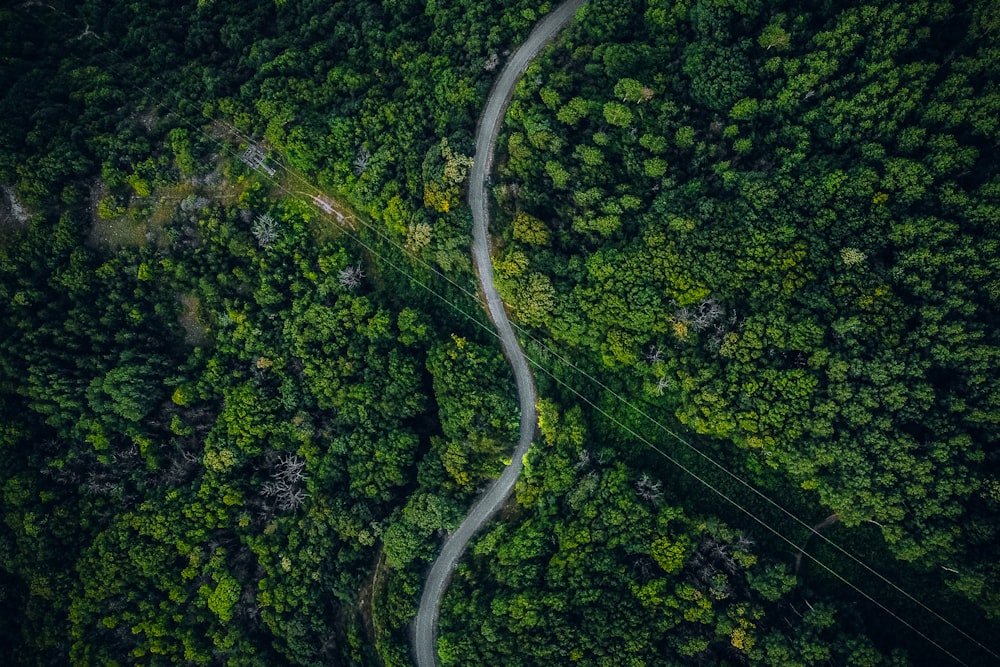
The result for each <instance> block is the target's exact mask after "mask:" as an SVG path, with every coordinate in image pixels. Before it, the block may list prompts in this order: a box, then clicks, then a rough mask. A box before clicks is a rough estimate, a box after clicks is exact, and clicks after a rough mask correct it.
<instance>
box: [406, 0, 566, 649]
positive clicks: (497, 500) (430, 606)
mask: <svg viewBox="0 0 1000 667" xmlns="http://www.w3.org/2000/svg"><path fill="white" fill-rule="evenodd" d="M584 2H585V0H567V1H566V2H564V3H563V4H561V5H559V6H558V7H556V8H555V9H554V10H553V11H552V12H551V13H550V14H548V15H547V16H545V18H543V19H542V20H541V21H539V22H538V24H537V25H536V26H535V28H534V30H532V31H531V34H530V35H528V38H527V39H526V40H525V41H524V43H523V44H521V46H520V47H519V48H518V49H517V51H515V52H514V53H513V54H512V55H511V57H510V59H509V60H508V61H507V64H506V65H505V66H504V69H503V71H502V72H501V73H500V77H499V78H498V79H497V82H496V83H495V84H494V86H493V90H492V91H491V92H490V96H489V98H488V99H487V100H486V107H485V108H484V109H483V113H482V114H481V115H480V117H479V125H478V127H477V129H476V156H475V162H474V164H473V167H472V175H471V176H470V178H469V206H470V207H471V208H472V256H473V261H474V263H475V266H476V273H477V274H478V277H479V284H480V289H481V290H482V293H483V294H484V296H485V297H486V303H487V305H488V308H489V313H490V318H491V319H492V320H493V324H494V326H495V327H496V329H497V334H498V335H499V336H500V344H501V346H502V347H503V351H504V354H505V355H506V357H507V360H508V361H509V362H510V365H511V368H512V369H513V372H514V379H515V380H516V381H517V392H518V395H519V397H520V404H521V430H520V438H519V440H518V443H517V447H516V448H515V449H514V454H513V456H512V458H511V463H510V465H509V466H507V467H506V468H505V469H504V471H503V473H502V474H501V475H500V477H499V478H498V479H497V480H496V481H495V482H494V483H493V484H492V485H491V486H490V487H489V489H487V491H486V493H484V494H483V495H482V496H481V497H480V498H479V500H477V501H476V503H475V504H474V505H473V506H472V509H470V510H469V513H468V514H467V515H466V517H465V519H464V520H463V521H462V523H461V525H459V527H458V529H457V530H455V532H454V533H452V534H451V535H449V536H448V539H447V540H445V543H444V546H443V547H442V548H441V553H440V554H439V555H438V557H437V560H435V561H434V564H433V565H432V566H431V570H430V574H428V575H427V582H426V583H425V584H424V591H423V594H422V595H421V596H420V607H419V609H418V610H417V616H416V618H415V619H414V621H413V651H414V655H415V657H416V660H417V665H418V667H434V665H436V664H437V619H438V610H439V609H440V607H441V598H442V597H443V596H444V592H445V590H446V589H447V587H448V582H449V581H450V580H451V574H452V571H453V570H454V569H455V566H456V565H457V564H458V560H459V559H460V558H461V557H462V554H463V553H464V551H465V547H466V545H468V543H469V540H470V539H471V538H472V536H473V535H475V534H476V532H477V531H478V530H479V529H480V528H482V527H483V525H484V524H485V523H486V522H487V521H489V520H490V518H491V517H492V516H493V515H494V514H495V513H496V512H497V510H499V509H500V507H501V505H503V503H504V501H506V500H507V497H508V496H509V495H510V492H511V489H513V488H514V482H516V481H517V478H518V475H520V474H521V468H522V466H523V459H524V455H525V454H527V453H528V448H529V447H530V446H531V441H532V439H534V437H535V425H536V423H537V422H538V416H537V415H536V413H535V399H536V396H535V385H534V381H533V379H532V376H531V369H530V367H529V366H528V360H527V359H526V358H525V356H524V351H523V350H522V349H521V345H520V343H518V341H517V337H516V336H515V335H514V330H513V328H512V327H511V325H510V320H509V319H507V313H506V311H505V310H504V305H503V301H501V300H500V295H499V294H497V291H496V288H495V287H494V285H493V265H492V263H491V261H490V239H489V198H488V195H487V193H486V180H487V176H488V175H489V173H490V168H491V166H492V164H493V147H494V144H495V143H496V139H497V134H498V133H499V131H500V123H501V121H502V120H503V117H504V112H505V111H506V110H507V105H508V103H509V102H510V98H511V96H512V94H513V92H514V84H516V83H517V81H518V79H520V78H521V75H522V74H523V73H524V70H525V69H527V67H528V64H529V63H530V62H531V61H532V60H533V59H534V58H535V57H536V56H537V55H538V53H539V52H540V51H541V50H542V48H543V47H544V46H545V45H546V44H548V43H549V42H550V41H552V39H553V38H554V37H555V36H556V35H557V34H558V33H559V32H560V31H561V30H562V29H563V28H565V27H566V26H567V25H568V24H569V23H570V21H572V20H573V17H574V15H575V14H576V10H577V9H579V8H580V6H581V5H583V3H584Z"/></svg>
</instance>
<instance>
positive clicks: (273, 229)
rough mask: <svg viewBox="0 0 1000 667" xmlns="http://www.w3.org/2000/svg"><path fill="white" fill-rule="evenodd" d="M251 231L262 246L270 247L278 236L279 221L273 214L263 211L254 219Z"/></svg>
mask: <svg viewBox="0 0 1000 667" xmlns="http://www.w3.org/2000/svg"><path fill="white" fill-rule="evenodd" d="M250 232H251V233H252V234H253V236H254V238H255V239H257V245H259V246H260V247H261V248H270V247H271V244H272V243H274V240H275V239H276V238H278V223H277V222H275V221H274V218H272V217H271V216H269V215H267V214H266V213H262V214H261V215H258V216H257V219H256V220H254V222H253V226H252V227H251V228H250Z"/></svg>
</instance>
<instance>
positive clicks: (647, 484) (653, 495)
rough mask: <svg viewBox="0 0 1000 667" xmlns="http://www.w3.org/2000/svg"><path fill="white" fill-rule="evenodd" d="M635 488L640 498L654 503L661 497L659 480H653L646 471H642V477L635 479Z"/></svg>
mask: <svg viewBox="0 0 1000 667" xmlns="http://www.w3.org/2000/svg"><path fill="white" fill-rule="evenodd" d="M635 490H636V493H638V494H639V497H640V498H642V499H643V500H645V501H648V502H651V503H655V502H657V501H659V500H660V498H662V497H663V491H662V490H661V489H660V482H654V481H653V479H652V478H650V476H649V475H647V474H646V473H643V474H642V477H640V478H639V479H638V481H636V483H635Z"/></svg>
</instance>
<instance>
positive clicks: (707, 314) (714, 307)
mask: <svg viewBox="0 0 1000 667" xmlns="http://www.w3.org/2000/svg"><path fill="white" fill-rule="evenodd" d="M723 315H725V310H723V308H722V306H721V305H720V304H719V302H718V301H716V300H715V299H712V298H708V299H705V300H704V301H702V302H701V303H700V304H698V309H697V310H696V311H695V313H694V317H693V318H692V321H691V323H692V325H694V328H695V329H698V330H699V331H703V330H705V329H707V328H709V327H710V326H712V325H713V324H715V323H716V322H718V321H719V320H720V319H721V318H722V316H723Z"/></svg>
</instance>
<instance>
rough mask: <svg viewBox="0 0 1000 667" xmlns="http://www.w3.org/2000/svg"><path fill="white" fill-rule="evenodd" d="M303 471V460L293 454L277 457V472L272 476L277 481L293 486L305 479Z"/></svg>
mask: <svg viewBox="0 0 1000 667" xmlns="http://www.w3.org/2000/svg"><path fill="white" fill-rule="evenodd" d="M305 469H306V462H305V459H301V458H299V457H298V456H296V455H295V454H288V455H285V456H278V466H277V470H275V471H274V474H273V475H272V476H273V477H274V478H275V479H277V480H280V481H283V482H287V483H289V484H295V483H296V482H301V481H304V480H305V479H306V478H307V475H306V473H305Z"/></svg>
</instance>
